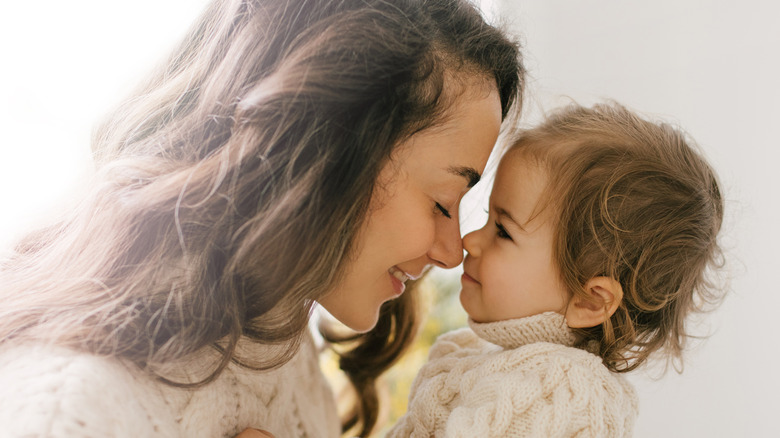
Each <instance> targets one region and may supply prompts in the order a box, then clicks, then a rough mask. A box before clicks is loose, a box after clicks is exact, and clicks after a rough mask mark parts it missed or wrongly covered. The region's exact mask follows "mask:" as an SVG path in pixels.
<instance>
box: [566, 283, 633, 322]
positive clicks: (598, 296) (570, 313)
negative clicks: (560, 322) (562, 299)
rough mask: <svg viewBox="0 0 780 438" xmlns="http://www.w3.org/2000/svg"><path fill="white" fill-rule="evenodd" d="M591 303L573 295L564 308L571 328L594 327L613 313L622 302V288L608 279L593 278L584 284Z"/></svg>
mask: <svg viewBox="0 0 780 438" xmlns="http://www.w3.org/2000/svg"><path fill="white" fill-rule="evenodd" d="M584 289H585V292H586V293H587V294H588V295H590V297H591V298H592V299H593V300H592V301H589V300H586V299H585V298H583V297H582V296H580V295H574V296H573V297H572V298H571V300H570V301H569V304H568V306H567V307H566V321H567V322H568V324H569V327H572V328H587V327H595V326H597V325H600V324H601V323H603V322H604V321H606V320H607V319H608V318H609V317H611V316H612V314H613V313H615V310H617V308H618V306H620V302H621V301H622V300H623V287H622V286H621V285H620V282H619V281H617V280H615V279H614V278H610V277H593V278H591V279H590V280H588V282H587V283H585V286H584Z"/></svg>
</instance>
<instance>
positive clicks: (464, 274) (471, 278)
mask: <svg viewBox="0 0 780 438" xmlns="http://www.w3.org/2000/svg"><path fill="white" fill-rule="evenodd" d="M460 278H461V280H463V281H467V282H469V281H470V282H472V283H475V284H480V283H479V282H478V281H477V280H475V279H474V277H472V276H471V275H469V274H468V273H466V271H463V275H461V277H460Z"/></svg>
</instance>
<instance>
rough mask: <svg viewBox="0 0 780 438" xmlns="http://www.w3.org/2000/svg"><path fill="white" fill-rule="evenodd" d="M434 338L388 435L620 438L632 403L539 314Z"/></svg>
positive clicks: (616, 379) (620, 384)
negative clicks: (405, 409) (401, 413)
mask: <svg viewBox="0 0 780 438" xmlns="http://www.w3.org/2000/svg"><path fill="white" fill-rule="evenodd" d="M469 325H470V327H471V328H470V329H469V328H465V329H460V330H456V331H453V332H450V333H446V334H444V335H442V336H440V337H439V339H437V341H436V343H435V344H434V345H433V347H432V348H431V351H430V357H429V361H428V363H426V364H425V365H424V366H423V367H422V369H421V370H420V373H419V374H418V375H417V378H416V379H415V381H414V384H413V386H412V390H411V393H410V396H409V410H408V412H407V413H406V415H404V416H403V417H402V418H401V420H400V421H399V422H398V424H396V425H395V426H394V428H393V429H392V431H391V432H390V433H389V434H388V435H387V437H388V438H390V437H412V438H414V437H425V438H427V437H448V438H450V437H453V438H454V437H519V436H523V437H544V438H553V437H574V436H576V437H583V438H584V437H625V436H630V435H631V432H632V427H633V424H634V419H635V417H636V414H637V409H638V401H637V397H636V394H635V392H634V389H633V387H632V386H631V385H630V384H629V383H628V382H627V381H626V380H625V379H624V378H623V377H622V376H620V375H617V374H615V373H612V372H610V371H609V370H608V369H607V368H606V367H605V366H604V365H603V364H602V362H601V358H600V357H598V356H596V355H594V354H591V353H589V352H587V351H585V350H582V349H579V348H574V347H573V345H574V343H575V338H574V335H573V334H572V332H571V330H570V329H569V328H568V326H567V325H566V321H565V320H564V317H563V316H562V315H560V314H557V313H553V312H550V313H544V314H541V315H535V316H531V317H527V318H520V319H514V320H508V321H499V322H493V323H485V324H480V323H475V322H473V321H469Z"/></svg>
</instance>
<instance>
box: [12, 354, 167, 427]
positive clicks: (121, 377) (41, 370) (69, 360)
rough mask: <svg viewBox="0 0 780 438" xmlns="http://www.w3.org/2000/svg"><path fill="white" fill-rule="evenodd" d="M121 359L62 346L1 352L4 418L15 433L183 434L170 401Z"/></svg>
mask: <svg viewBox="0 0 780 438" xmlns="http://www.w3.org/2000/svg"><path fill="white" fill-rule="evenodd" d="M139 385H140V384H139V383H138V382H136V381H135V379H134V378H133V376H132V374H131V373H130V372H129V371H128V370H127V369H126V368H124V366H123V365H122V364H120V363H118V362H113V361H111V360H108V359H105V358H99V357H93V356H89V355H84V354H79V353H74V352H70V351H65V350H61V349H56V350H55V351H54V352H52V351H50V350H49V349H47V348H45V347H38V348H27V347H19V348H14V349H12V350H10V351H9V350H4V351H2V353H0V424H2V425H3V427H2V428H3V433H4V434H6V435H3V436H9V437H22V436H46V437H55V438H56V437H68V438H70V437H108V436H111V437H119V438H122V437H128V438H129V437H140V436H177V433H176V432H175V430H176V428H175V425H174V424H173V422H171V421H167V420H168V417H167V416H166V415H165V414H166V409H167V408H166V406H164V404H163V405H162V406H156V405H155V401H154V400H153V398H152V399H150V398H149V397H148V395H149V394H147V397H143V394H144V389H143V388H141V387H140V386H139Z"/></svg>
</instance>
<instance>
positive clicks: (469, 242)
mask: <svg viewBox="0 0 780 438" xmlns="http://www.w3.org/2000/svg"><path fill="white" fill-rule="evenodd" d="M480 231H481V230H476V231H472V232H470V233H468V234H466V235H465V236H463V249H465V250H466V251H467V252H468V253H469V254H470V255H471V256H473V257H479V253H480V250H479V232H480Z"/></svg>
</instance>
